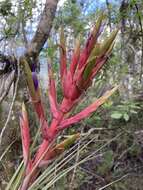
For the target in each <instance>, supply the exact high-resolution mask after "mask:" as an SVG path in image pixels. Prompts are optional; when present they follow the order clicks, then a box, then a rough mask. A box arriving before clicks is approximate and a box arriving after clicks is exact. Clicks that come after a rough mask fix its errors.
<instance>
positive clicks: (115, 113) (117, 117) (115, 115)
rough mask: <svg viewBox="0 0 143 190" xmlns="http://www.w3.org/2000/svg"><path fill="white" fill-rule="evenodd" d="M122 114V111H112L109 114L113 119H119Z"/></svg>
mask: <svg viewBox="0 0 143 190" xmlns="http://www.w3.org/2000/svg"><path fill="white" fill-rule="evenodd" d="M122 116H123V115H122V113H120V112H113V113H112V114H111V118H113V119H121V117H122Z"/></svg>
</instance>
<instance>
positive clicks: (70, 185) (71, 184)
mask: <svg viewBox="0 0 143 190" xmlns="http://www.w3.org/2000/svg"><path fill="white" fill-rule="evenodd" d="M82 132H83V128H82V129H81V134H82ZM80 144H81V138H80V139H79V142H78V147H77V154H76V158H75V163H78V160H79V156H80V151H79V150H80ZM76 170H77V167H75V168H74V170H73V174H72V177H71V182H70V184H69V189H71V190H72V189H73V188H74V187H73V182H74V178H75V176H76Z"/></svg>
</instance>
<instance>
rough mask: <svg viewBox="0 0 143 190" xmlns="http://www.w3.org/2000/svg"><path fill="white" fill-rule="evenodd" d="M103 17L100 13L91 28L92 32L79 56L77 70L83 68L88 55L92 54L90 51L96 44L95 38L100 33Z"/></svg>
mask: <svg viewBox="0 0 143 190" xmlns="http://www.w3.org/2000/svg"><path fill="white" fill-rule="evenodd" d="M104 17H105V15H104V13H101V15H100V16H99V18H98V20H97V22H96V24H95V27H94V28H93V31H92V32H91V34H90V35H89V38H88V40H87V43H86V46H85V48H84V49H83V51H82V53H81V56H80V60H79V69H81V68H82V67H83V65H84V64H86V62H87V60H88V58H89V56H90V53H91V52H92V50H93V48H94V46H95V44H96V41H97V38H98V36H99V34H100V32H101V25H102V21H103V20H104Z"/></svg>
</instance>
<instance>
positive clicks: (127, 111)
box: [111, 101, 141, 122]
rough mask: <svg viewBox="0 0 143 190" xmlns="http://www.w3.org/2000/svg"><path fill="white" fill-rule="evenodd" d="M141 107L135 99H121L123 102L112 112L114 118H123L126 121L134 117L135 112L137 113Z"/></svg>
mask: <svg viewBox="0 0 143 190" xmlns="http://www.w3.org/2000/svg"><path fill="white" fill-rule="evenodd" d="M140 109H141V107H140V106H139V105H138V103H136V102H133V101H121V104H119V105H117V106H116V107H115V108H114V110H113V111H112V112H111V118H112V119H123V120H125V121H126V122H127V121H129V119H130V118H131V117H132V115H133V114H137V113H138V111H139V110H140Z"/></svg>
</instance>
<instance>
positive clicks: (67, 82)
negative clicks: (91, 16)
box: [20, 14, 118, 190]
mask: <svg viewBox="0 0 143 190" xmlns="http://www.w3.org/2000/svg"><path fill="white" fill-rule="evenodd" d="M104 19H105V16H104V14H101V15H100V16H99V18H98V19H97V22H96V24H95V26H94V27H93V29H92V31H91V32H90V34H89V36H88V39H87V42H86V44H85V46H82V47H81V42H80V39H77V40H76V43H75V47H74V51H73V55H72V57H71V63H70V65H69V66H68V65H67V52H66V43H65V37H64V31H63V29H61V31H60V44H59V49H60V82H61V88H62V91H63V100H62V101H61V103H59V102H57V90H56V83H55V79H54V74H53V70H52V61H51V60H50V59H48V77H49V86H48V96H49V103H50V112H51V115H52V120H51V123H50V125H48V122H47V117H46V115H45V112H44V107H43V103H42V100H41V95H40V93H41V92H40V87H39V83H38V79H37V76H36V72H35V71H34V70H31V68H30V66H29V64H28V62H27V61H26V59H25V58H22V59H21V63H22V64H23V68H24V72H25V76H26V80H27V85H28V89H29V94H30V97H31V102H32V104H33V107H34V110H35V112H36V113H37V117H38V119H39V123H40V124H39V125H40V127H41V134H42V143H41V144H40V145H39V148H38V150H37V152H36V153H35V155H34V156H33V157H31V156H30V147H29V146H30V134H29V124H28V115H27V112H26V107H25V105H24V104H23V106H22V114H21V116H20V126H21V135H22V145H23V159H24V164H25V173H24V178H23V181H22V184H21V187H20V188H21V190H26V189H28V187H29V186H30V184H32V182H33V181H34V180H35V179H36V177H37V176H38V174H39V171H40V168H41V167H42V166H45V165H48V164H49V163H50V160H51V159H54V158H55V157H57V156H58V155H59V154H61V153H62V152H63V151H64V150H66V149H67V148H68V147H69V145H71V144H72V143H74V142H75V141H76V140H77V139H78V138H79V136H80V135H79V134H75V135H72V136H70V137H69V138H67V139H66V140H64V141H63V142H61V143H60V144H57V145H56V144H55V143H56V138H57V136H58V135H59V134H60V132H61V131H63V130H64V129H66V128H70V127H71V126H72V124H76V123H77V122H79V121H80V120H82V119H84V118H86V117H88V116H90V114H91V113H93V112H94V111H96V110H97V108H98V107H99V106H101V105H102V104H103V103H104V102H105V101H106V100H107V99H108V98H109V97H110V96H111V95H112V94H113V93H114V92H115V91H116V89H117V86H116V87H114V88H113V89H112V90H110V91H107V92H106V93H105V94H104V95H103V96H102V97H100V98H98V99H96V101H95V102H93V103H92V104H91V105H89V106H88V107H86V108H84V109H83V110H82V111H81V112H79V113H77V114H75V115H72V114H71V111H72V110H73V108H75V106H77V105H78V104H79V103H80V101H81V99H82V98H83V95H84V92H85V91H87V89H88V88H89V87H90V86H91V85H92V81H93V79H94V77H95V76H96V74H97V73H98V72H99V71H100V69H101V68H102V66H103V65H104V64H105V63H107V60H108V58H109V56H110V54H111V51H112V48H113V46H114V42H115V38H116V35H117V32H118V30H114V31H113V32H112V33H111V34H110V36H109V37H108V38H107V39H106V40H105V41H104V42H102V43H99V41H98V38H99V36H100V34H101V32H102V30H103V26H104V25H105V24H104Z"/></svg>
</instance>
